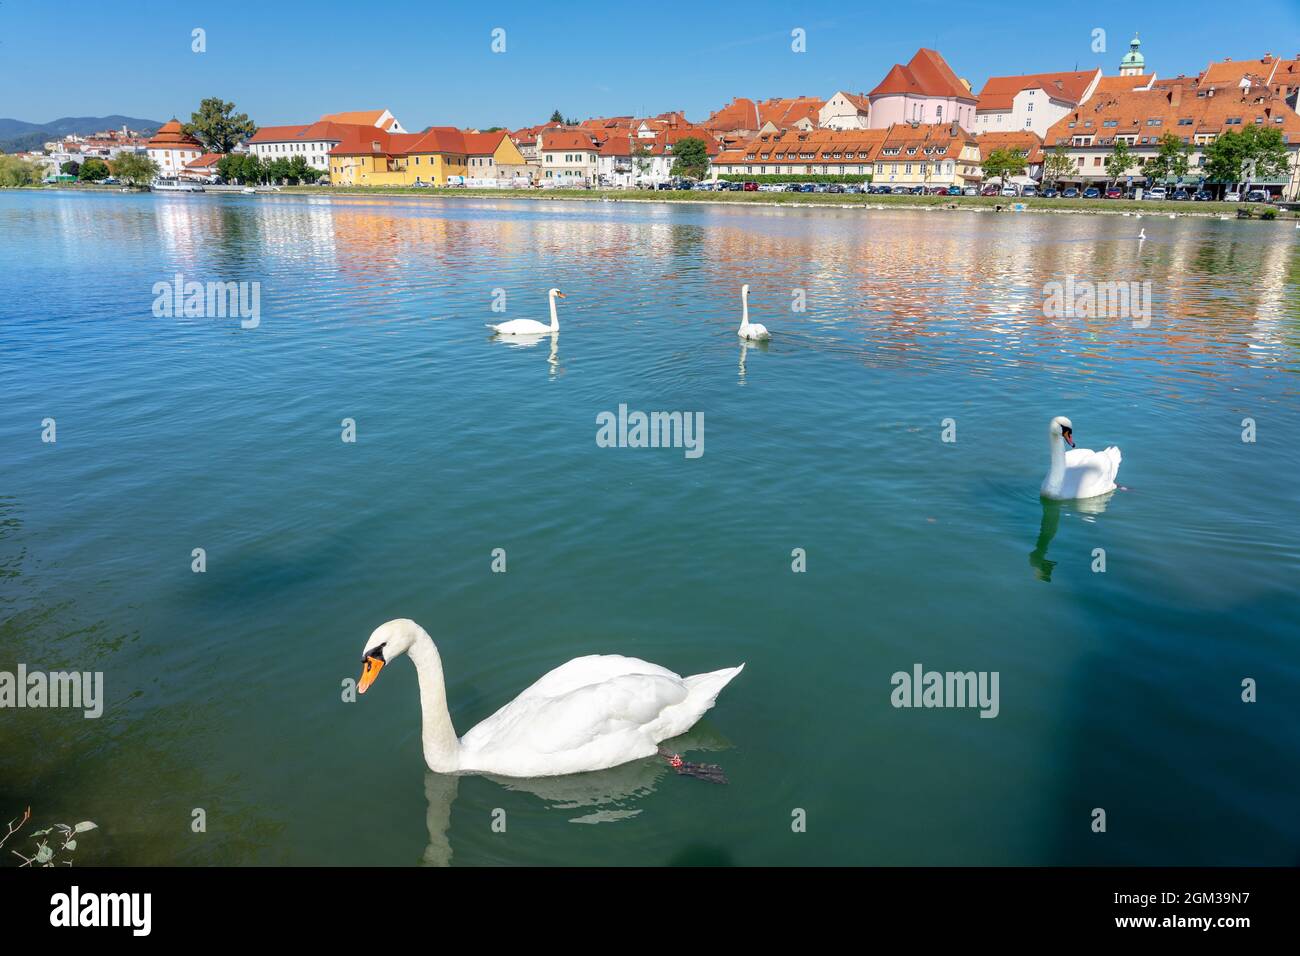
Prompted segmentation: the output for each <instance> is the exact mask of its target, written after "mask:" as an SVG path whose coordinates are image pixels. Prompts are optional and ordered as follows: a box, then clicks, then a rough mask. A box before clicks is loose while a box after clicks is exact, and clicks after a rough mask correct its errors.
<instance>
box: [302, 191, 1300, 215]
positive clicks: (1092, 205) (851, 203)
mask: <svg viewBox="0 0 1300 956" xmlns="http://www.w3.org/2000/svg"><path fill="white" fill-rule="evenodd" d="M280 192H281V193H282V194H303V195H309V196H322V195H348V196H401V197H411V196H415V197H420V198H436V199H488V198H490V199H516V200H533V201H539V202H544V201H547V200H560V199H563V200H579V201H585V202H673V203H748V204H751V205H761V206H796V207H797V206H831V207H849V208H852V207H865V208H868V209H974V210H979V211H983V212H997V211H1003V212H1006V211H1013V212H1018V211H1023V212H1060V213H1082V214H1087V215H1111V216H1117V215H1124V214H1126V213H1127V214H1130V215H1131V214H1134V213H1142V214H1143V215H1157V214H1162V215H1168V214H1170V213H1173V214H1175V215H1177V216H1180V217H1182V216H1187V217H1199V218H1219V217H1221V216H1231V217H1235V216H1236V215H1237V210H1238V209H1249V210H1251V211H1252V213H1253V215H1254V218H1256V219H1258V218H1259V216H1260V214H1261V213H1262V212H1263V211H1264V210H1265V209H1270V208H1273V207H1270V206H1265V205H1263V204H1259V203H1245V204H1243V203H1231V202H1173V201H1169V200H1163V201H1149V200H1132V199H1124V200H1115V199H1042V198H1039V197H1034V198H1030V199H1012V198H1010V197H1004V196H864V195H856V194H852V193H764V192H706V191H703V190H701V191H696V190H656V191H654V192H651V191H649V190H644V189H429V188H419V187H412V186H407V187H402V186H282V187H281V188H280ZM1277 219H1278V221H1281V220H1284V219H1286V220H1300V215H1298V214H1297V213H1294V212H1289V211H1287V210H1278V212H1277Z"/></svg>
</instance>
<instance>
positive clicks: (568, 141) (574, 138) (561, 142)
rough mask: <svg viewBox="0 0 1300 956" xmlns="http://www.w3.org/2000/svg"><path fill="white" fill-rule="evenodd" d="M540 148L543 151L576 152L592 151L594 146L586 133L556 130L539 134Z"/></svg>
mask: <svg viewBox="0 0 1300 956" xmlns="http://www.w3.org/2000/svg"><path fill="white" fill-rule="evenodd" d="M541 139H542V142H541V148H542V149H543V150H552V149H577V150H586V151H590V150H594V149H596V144H595V143H594V142H593V141H592V139H591V134H590V133H589V132H587V131H579V130H576V129H556V130H549V129H548V130H546V131H544V132H543V133H542V134H541Z"/></svg>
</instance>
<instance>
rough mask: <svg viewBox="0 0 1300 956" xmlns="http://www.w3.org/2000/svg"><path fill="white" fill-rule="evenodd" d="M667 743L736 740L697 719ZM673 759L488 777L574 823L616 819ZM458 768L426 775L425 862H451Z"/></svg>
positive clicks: (710, 745)
mask: <svg viewBox="0 0 1300 956" xmlns="http://www.w3.org/2000/svg"><path fill="white" fill-rule="evenodd" d="M660 746H661V747H662V748H663V749H665V750H668V751H671V752H673V753H679V754H686V753H691V752H693V751H716V750H726V749H728V748H729V747H730V746H731V742H730V741H728V740H727V739H726V738H725V737H723V736H722V735H721V734H719V733H718V732H717V731H715V730H713V729H712V728H710V727H707V726H705V725H704V724H696V725H695V726H694V727H692V728H691V729H690V730H689V731H687V732H686V733H684V734H682V735H681V736H680V737H674V738H673V739H672V740H665V741H664V742H663V743H662V744H661V745H660ZM672 772H673V771H672V768H671V767H669V765H668V761H667V760H665V759H664V758H663V757H661V756H654V757H646V758H644V759H642V760H633V761H631V762H629V763H625V764H619V765H618V766H617V767H609V768H608V769H606V770H594V771H592V772H590V773H570V774H563V775H561V776H556V777H530V778H520V777H495V776H491V775H487V774H484V775H483V776H484V778H485V779H487V780H491V781H492V782H493V783H495V784H498V785H499V786H501V787H502V788H503V789H505V790H509V791H512V792H516V793H531V794H532V795H533V796H535V797H537V799H539V800H541V801H542V803H543V804H545V805H546V807H547V809H550V810H561V811H567V812H574V813H575V815H574V816H572V817H570V818H569V822H570V823H585V824H594V823H615V822H617V821H619V820H627V819H630V818H632V817H635V816H638V815H639V814H640V813H641V809H642V808H641V807H638V806H636V804H637V803H638V802H639V801H641V800H643V799H644V798H645V797H648V796H649V795H650V794H652V793H654V792H655V790H656V788H657V787H658V786H659V782H660V781H661V780H662V779H663V778H664V777H665V776H666V775H667V774H669V773H672ZM460 781H461V777H460V775H458V774H444V773H434V772H433V771H428V772H426V773H425V775H424V797H425V800H426V801H427V802H428V810H427V812H426V813H425V825H426V826H427V827H428V830H429V844H428V846H427V847H425V850H424V855H423V857H422V858H421V863H422V864H423V865H424V866H450V865H451V859H452V852H453V851H452V846H451V807H452V804H453V803H455V802H456V795H457V793H458V792H459V790H460ZM687 782H688V783H690V785H691V786H707V784H705V783H703V782H698V781H687Z"/></svg>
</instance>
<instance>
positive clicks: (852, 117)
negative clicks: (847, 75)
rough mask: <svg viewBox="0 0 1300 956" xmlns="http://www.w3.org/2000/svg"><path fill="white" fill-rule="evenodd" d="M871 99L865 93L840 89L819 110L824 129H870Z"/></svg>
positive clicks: (819, 122) (820, 121) (819, 123)
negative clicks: (846, 91)
mask: <svg viewBox="0 0 1300 956" xmlns="http://www.w3.org/2000/svg"><path fill="white" fill-rule="evenodd" d="M870 119H871V100H870V99H868V98H867V94H865V93H845V92H844V91H843V90H840V91H838V92H837V93H836V94H835V95H834V96H832V97H831V98H830V99H829V100H827V101H826V103H825V104H824V105H823V106H822V108H821V109H820V110H818V111H817V125H818V126H820V127H821V128H822V129H870V128H871V123H870Z"/></svg>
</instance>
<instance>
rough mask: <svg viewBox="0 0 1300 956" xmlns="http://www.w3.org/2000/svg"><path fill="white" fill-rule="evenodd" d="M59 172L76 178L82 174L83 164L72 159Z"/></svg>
mask: <svg viewBox="0 0 1300 956" xmlns="http://www.w3.org/2000/svg"><path fill="white" fill-rule="evenodd" d="M59 172H61V173H63V175H65V176H75V175H77V174H78V173H79V172H81V163H79V162H77V161H76V160H74V159H70V160H68V161H67V162H66V163H64V164H63V165H62V166H60V167H59Z"/></svg>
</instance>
